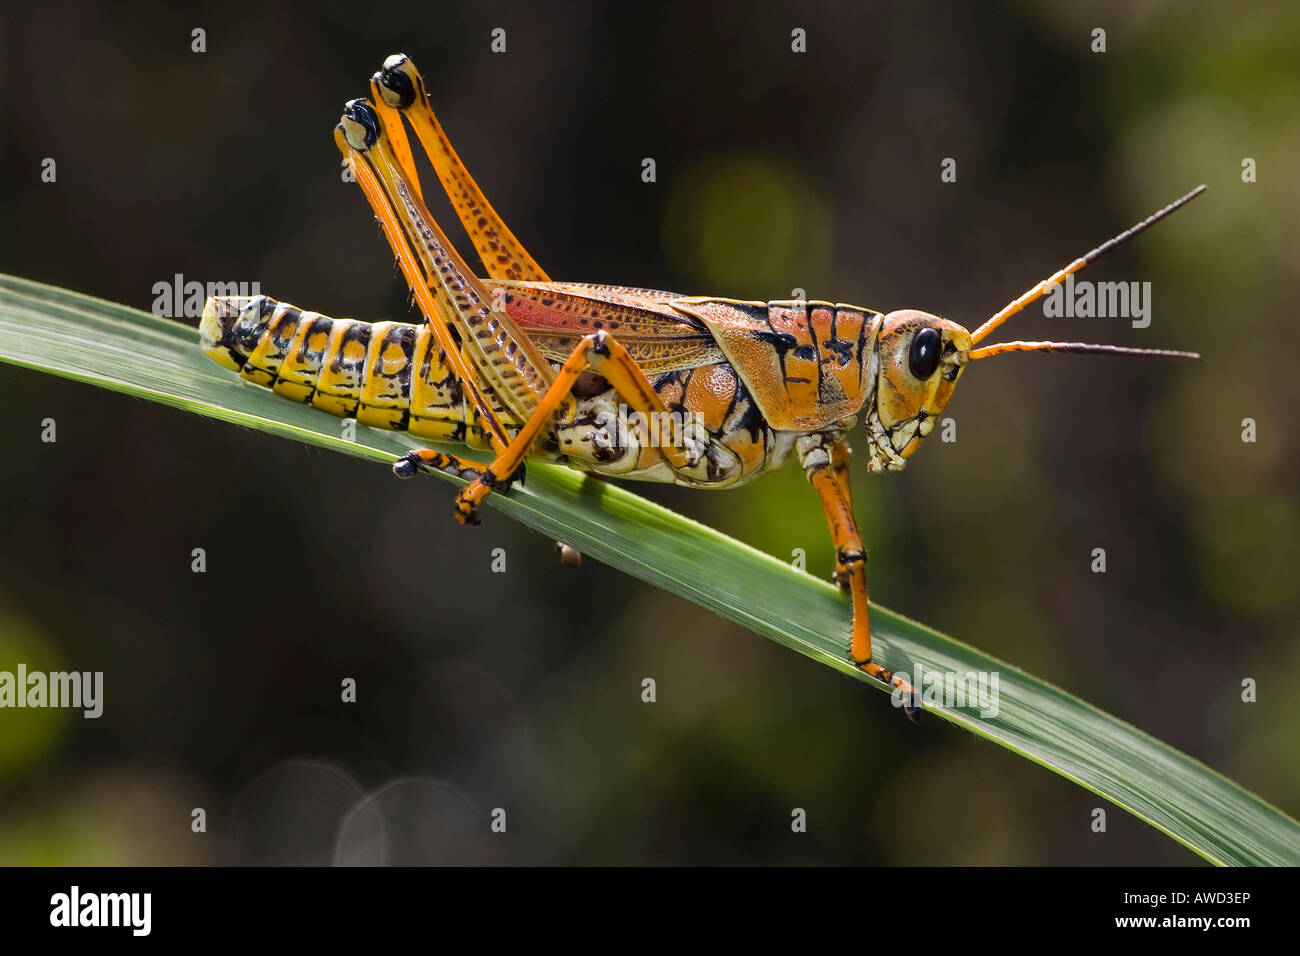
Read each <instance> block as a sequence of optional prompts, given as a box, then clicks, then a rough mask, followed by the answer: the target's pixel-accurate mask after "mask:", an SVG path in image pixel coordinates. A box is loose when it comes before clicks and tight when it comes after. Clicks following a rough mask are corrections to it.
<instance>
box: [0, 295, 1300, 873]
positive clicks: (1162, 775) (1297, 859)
mask: <svg viewBox="0 0 1300 956" xmlns="http://www.w3.org/2000/svg"><path fill="white" fill-rule="evenodd" d="M0 361H4V362H9V363H11V364H15V365H20V366H24V367H27V368H32V369H37V370H40V371H45V372H48V373H51V374H55V375H59V376H62V377H65V378H69V379H73V380H76V381H79V382H84V383H87V384H92V385H96V386H99V387H102V388H108V389H111V390H113V391H117V392H122V393H125V394H128V395H133V396H137V397H140V398H145V399H148V400H150V401H156V402H161V403H163V404H166V405H170V406H173V407H175V408H178V409H180V410H183V411H188V412H192V413H195V414H200V415H205V416H208V417H211V418H216V419H221V420H224V421H228V422H231V423H234V424H238V425H243V426H246V427H249V428H256V429H258V430H260V431H265V432H268V433H271V434H276V435H280V436H283V437H286V438H292V439H295V440H297V441H302V442H308V443H311V444H315V445H319V446H322V447H325V448H329V449H331V450H334V451H339V452H343V453H346V454H351V455H355V456H358V457H361V458H365V459H369V460H372V461H376V462H391V461H393V460H395V459H396V457H397V456H398V455H400V454H402V453H404V452H405V451H407V450H408V448H409V447H410V445H411V439H410V438H409V437H408V436H406V435H403V434H398V433H389V432H381V431H376V430H373V429H369V428H364V427H358V428H357V439H356V441H347V440H345V439H343V438H341V437H340V431H341V430H340V427H339V420H338V419H336V418H332V417H331V416H328V415H326V414H324V413H322V412H318V411H316V410H315V409H312V408H310V407H308V406H304V405H297V404H294V403H291V402H288V401H286V400H284V399H282V398H280V397H279V396H277V395H275V394H273V393H272V392H271V391H269V390H268V389H263V388H257V387H254V386H250V385H247V384H245V383H243V382H242V381H241V380H240V379H239V378H238V376H236V375H233V374H231V373H229V372H227V371H226V370H224V369H222V368H220V367H219V366H217V365H215V364H214V363H212V362H211V361H209V360H208V359H207V358H206V357H205V356H204V355H203V354H202V352H201V351H200V350H199V348H198V342H197V335H196V333H195V331H194V330H193V329H191V328H189V327H187V326H184V325H182V324H180V323H177V322H171V321H168V320H165V319H159V318H156V317H154V316H151V315H148V314H146V313H142V312H138V311H136V310H133V309H128V308H126V307H124V306H120V305H115V304H113V303H108V302H104V301H102V300H98V299H93V298H90V297H88V296H82V295H79V294H76V293H73V292H69V291H66V290H62V289H56V288H53V287H50V286H45V285H41V284H38V283H34V282H29V281H27V280H23V279H18V278H14V277H9V276H2V275H0ZM457 451H459V452H460V453H462V454H463V453H464V449H457ZM447 480H449V481H451V480H454V479H451V478H448V479H447ZM488 502H489V504H490V505H491V506H492V507H494V508H497V509H498V510H500V511H501V512H503V513H505V514H507V515H509V516H510V517H512V518H514V519H516V520H518V521H520V522H522V523H523V524H525V525H527V526H528V527H530V528H532V529H534V530H536V531H538V532H540V533H542V534H545V535H547V536H549V537H551V538H559V539H563V540H564V541H566V542H568V543H570V544H572V545H573V546H575V547H577V548H578V549H579V550H580V551H582V552H583V553H584V555H587V556H589V557H591V558H594V559H596V560H599V561H602V562H604V563H606V564H609V565H611V566H613V567H616V568H619V569H620V570H622V571H624V572H626V573H628V574H630V575H632V576H633V577H636V578H638V579H640V580H642V581H645V582H647V583H649V584H652V585H654V586H656V587H660V588H663V589H665V590H667V591H670V592H672V593H674V594H677V595H679V596H681V597H684V598H686V599H687V600H690V601H693V602H694V603H696V604H699V605H701V606H703V607H705V608H708V609H709V610H712V611H714V612H715V613H717V614H719V615H721V616H723V617H725V618H727V619H729V620H731V621H735V622H736V623H738V624H740V625H742V626H744V627H746V628H749V629H750V630H753V631H754V632H755V633H757V634H760V635H761V636H763V637H766V638H768V639H770V640H773V641H776V642H778V643H780V644H783V645H785V646H786V647H789V648H790V649H792V650H795V651H797V652H799V653H801V654H804V655H805V656H807V657H810V658H812V659H814V660H816V661H818V662H819V663H822V664H825V665H827V666H829V667H832V668H834V669H836V670H838V671H840V672H841V673H844V674H846V675H849V676H851V677H854V678H855V679H859V680H862V681H864V682H866V683H867V684H868V685H869V686H872V687H875V688H877V689H879V690H883V689H884V688H883V687H882V686H881V685H880V684H878V683H877V682H874V681H871V680H869V679H868V678H867V677H866V676H865V675H864V674H862V673H861V672H860V671H858V670H857V669H856V668H854V667H853V666H852V664H851V663H850V662H849V661H848V660H847V658H846V656H845V652H846V644H847V639H848V633H849V625H850V612H849V607H848V603H847V601H846V600H845V598H844V596H843V595H842V594H840V592H839V591H838V590H837V589H836V588H834V587H833V586H831V585H830V584H828V583H826V582H823V581H819V580H816V579H814V578H812V577H810V576H809V575H807V574H804V573H802V572H799V571H796V570H795V569H793V568H791V567H790V566H789V565H788V564H786V563H784V562H782V561H778V560H777V559H775V558H773V557H771V556H769V555H765V554H762V553H761V552H759V551H756V550H755V549H753V548H750V547H748V546H747V545H744V544H742V543H740V542H737V541H734V540H732V539H730V538H727V537H726V536H724V535H722V534H719V533H718V532H716V531H713V530H712V529H710V528H707V527H705V526H703V525H701V524H699V523H697V522H694V521H691V520H689V519H687V518H684V517H682V516H680V515H677V514H675V513H673V512H671V511H668V510H667V509H664V508H662V507H660V506H658V505H655V504H653V503H651V502H648V501H645V500H644V499H642V498H640V497H638V496H636V495H634V494H632V493H630V492H628V491H626V490H625V489H623V488H620V487H618V486H615V485H612V484H609V483H606V482H592V481H588V480H584V478H583V476H581V475H580V474H579V473H577V472H575V471H572V470H569V469H565V468H559V467H554V466H547V465H542V464H537V463H530V464H529V465H528V476H527V480H526V481H525V482H524V483H523V484H522V485H519V484H516V485H515V486H514V487H512V488H511V489H510V490H509V491H508V492H506V493H504V494H503V493H496V494H493V495H492V496H491V497H490V498H489V499H488ZM450 520H451V519H450V517H448V521H450ZM774 595H779V596H780V600H779V601H776V600H774ZM872 635H873V641H874V643H875V645H876V648H877V655H876V658H877V660H879V661H880V662H881V663H882V664H884V665H885V666H887V667H890V668H891V669H895V670H899V671H905V672H908V673H913V672H914V671H915V668H916V667H917V665H918V664H919V665H920V666H921V667H923V668H925V669H926V670H929V671H932V672H959V673H966V672H972V671H973V672H990V673H997V674H998V677H999V682H1000V687H999V690H1000V694H999V704H1000V707H999V710H998V713H997V714H996V716H990V717H987V718H984V717H981V716H979V714H978V713H977V712H976V711H975V710H973V709H970V708H965V709H958V708H947V707H941V706H935V707H931V706H927V708H926V714H927V715H928V716H931V717H933V716H939V717H942V718H943V719H945V720H948V721H950V722H952V723H954V724H956V725H958V726H961V727H964V728H966V729H967V730H969V731H971V732H972V733H974V734H977V735H979V736H981V737H983V738H985V739H987V740H990V741H992V742H994V743H996V744H998V745H999V746H1002V747H1005V748H1006V749H1008V750H1010V751H1012V752H1014V753H1017V754H1019V755H1021V756H1022V757H1024V758H1025V759H1028V760H1031V761H1033V762H1035V763H1038V764H1040V765H1042V766H1044V767H1047V768H1048V769H1050V770H1052V771H1054V772H1055V773H1058V774H1060V775H1061V776H1063V777H1065V778H1067V779H1069V780H1072V781H1074V782H1075V783H1077V784H1079V785H1080V786H1082V787H1084V788H1086V789H1088V790H1090V791H1092V792H1094V793H1096V794H1098V795H1099V796H1101V797H1103V798H1105V799H1107V800H1109V801H1111V802H1112V803H1114V804H1116V805H1117V806H1120V807H1122V808H1124V809H1125V810H1128V811H1129V812H1130V813H1133V814H1134V815H1135V816H1137V817H1139V818H1141V819H1143V820H1145V821H1147V822H1148V823H1150V824H1151V825H1152V826H1154V827H1156V828H1158V829H1159V830H1161V831H1162V832H1164V833H1166V834H1168V835H1169V836H1170V837H1172V838H1173V839H1175V840H1177V841H1178V842H1180V843H1182V844H1183V845H1185V846H1187V847H1188V848H1189V849H1191V850H1193V851H1194V852H1196V853H1198V854H1199V855H1201V856H1202V857H1204V858H1205V859H1207V860H1209V861H1211V862H1213V863H1216V864H1221V865H1287V866H1296V865H1300V825H1298V824H1297V823H1296V821H1295V820H1293V819H1291V818H1290V817H1288V816H1287V815H1286V814H1284V813H1283V812H1282V811H1280V810H1278V809H1277V808H1276V807H1273V806H1271V805H1270V804H1268V803H1266V802H1265V801H1263V800H1261V799H1260V798H1259V797H1257V796H1255V795H1254V794H1252V793H1249V792H1248V791H1246V790H1244V789H1243V788H1241V787H1240V786H1238V785H1237V784H1235V783H1233V782H1232V781H1230V780H1228V779H1227V778H1225V777H1223V776H1222V775H1220V774H1218V773H1217V772H1215V771H1214V770H1211V769H1210V768H1208V767H1206V766H1205V765H1203V764H1201V763H1200V762H1198V761H1196V760H1195V759H1193V758H1192V757H1189V756H1188V755H1186V754H1183V753H1181V752H1179V751H1177V750H1175V749H1174V748H1172V747H1170V746H1168V745H1167V744H1164V743H1162V742H1160V741H1158V740H1156V739H1154V738H1153V737H1151V736H1150V735H1148V734H1145V733H1143V732H1142V731H1140V730H1138V729H1136V728H1134V727H1132V726H1131V725H1129V724H1127V723H1124V722H1123V721H1120V720H1118V719H1116V718H1114V717H1112V716H1110V715H1108V714H1105V713H1103V712H1102V711H1101V710H1099V709H1097V708H1096V707H1093V706H1092V705H1090V704H1088V703H1086V702H1084V701H1082V700H1079V699H1078V698H1076V697H1074V696H1072V695H1071V694H1069V693H1067V692H1065V691H1063V690H1061V689H1059V688H1057V687H1054V686H1052V685H1050V684H1048V683H1046V682H1044V681H1041V680H1038V679H1037V678H1035V677H1033V676H1031V675H1029V674H1025V673H1024V672H1022V671H1020V670H1019V669H1017V668H1014V667H1012V666H1010V665H1008V664H1005V663H1003V662H1002V661H999V660H996V659H995V658H993V657H990V656H989V655H987V654H984V653H982V652H980V651H978V650H976V649H975V648H972V647H970V646H968V645H965V644H962V643H960V642H958V641H956V640H954V639H952V638H950V637H947V636H945V635H942V634H939V633H938V632H936V631H933V630H931V629H929V628H927V627H925V626H924V625H922V624H919V623H917V622H915V621H911V620H909V619H907V618H905V617H902V616H900V615H897V614H894V613H892V612H890V611H888V610H887V609H885V608H882V607H879V606H878V605H873V606H872ZM881 719H882V720H883V719H901V717H899V716H898V715H894V714H891V713H889V709H888V708H882V717H881ZM864 732H866V730H865V729H864Z"/></svg>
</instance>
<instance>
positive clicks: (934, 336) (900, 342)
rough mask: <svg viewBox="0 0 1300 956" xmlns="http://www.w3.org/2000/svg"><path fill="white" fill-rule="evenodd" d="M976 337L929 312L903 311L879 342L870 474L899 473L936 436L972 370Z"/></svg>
mask: <svg viewBox="0 0 1300 956" xmlns="http://www.w3.org/2000/svg"><path fill="white" fill-rule="evenodd" d="M970 345H971V340H970V333H969V332H967V331H966V330H965V329H964V328H962V327H961V326H960V325H958V324H957V323H955V322H949V321H948V320H947V319H941V318H939V316H937V315H931V314H930V313H928V312H918V311H916V310H915V309H900V310H899V311H897V312H890V313H889V314H888V315H886V316H885V317H884V321H883V322H882V323H881V326H880V333H879V334H878V335H877V337H876V355H877V359H878V361H877V367H878V371H877V373H876V383H875V385H876V387H875V389H874V393H875V394H874V396H873V398H872V400H871V401H869V402H868V407H867V408H866V409H865V411H866V418H867V437H868V439H869V440H870V442H871V448H870V457H869V458H868V460H867V468H868V469H869V470H870V471H898V470H899V469H901V468H902V467H903V464H904V462H905V460H906V459H907V458H908V457H909V456H910V455H911V454H912V453H913V452H914V451H916V449H917V448H918V447H919V446H920V444H921V439H923V438H925V436H926V435H928V434H930V432H931V431H933V430H934V426H935V423H936V422H937V421H938V420H939V414H940V413H941V412H942V411H943V410H944V407H945V406H946V405H947V404H948V400H949V399H950V398H952V391H953V389H954V388H955V387H956V385H957V379H959V378H960V377H961V373H962V370H963V369H964V368H965V367H966V356H967V354H968V353H969V351H970Z"/></svg>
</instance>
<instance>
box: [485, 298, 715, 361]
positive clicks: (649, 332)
mask: <svg viewBox="0 0 1300 956" xmlns="http://www.w3.org/2000/svg"><path fill="white" fill-rule="evenodd" d="M483 284H484V285H485V286H487V288H488V290H489V292H490V293H492V294H493V295H498V294H499V295H501V296H502V297H503V298H504V305H505V309H506V312H507V314H509V316H510V318H511V319H513V320H514V322H515V324H516V325H518V326H519V328H520V329H522V330H523V332H524V333H525V334H526V335H527V336H528V337H529V338H530V339H532V341H533V342H534V343H535V344H536V345H537V347H538V348H539V349H541V352H542V354H543V355H545V356H546V358H548V359H549V360H551V361H552V362H563V361H564V360H565V359H566V358H568V357H569V353H570V352H572V351H573V349H574V347H575V346H576V345H577V344H578V340H579V339H580V338H582V336H584V335H588V334H590V333H592V332H595V331H596V330H597V329H605V330H606V331H608V332H609V333H610V334H611V335H613V336H614V338H616V339H617V340H618V341H619V343H620V344H621V345H622V346H623V347H624V348H626V349H627V350H628V352H630V353H631V354H632V358H633V359H635V360H636V363H637V365H639V366H641V368H642V369H643V370H644V371H645V372H646V374H647V375H651V376H653V375H657V374H662V373H665V372H676V371H680V370H682V369H688V368H698V367H700V366H701V365H710V364H713V363H717V362H725V361H726V357H725V356H724V355H723V354H722V350H721V349H720V348H718V345H717V343H716V342H715V341H714V339H713V335H712V333H711V332H710V331H709V329H708V327H707V326H706V325H704V323H702V322H700V321H699V320H698V319H696V318H694V317H692V316H689V315H686V314H684V313H682V312H679V311H678V310H677V309H675V308H673V306H672V304H671V303H672V302H673V300H675V299H682V298H685V297H684V296H680V295H677V294H676V293H673V292H664V291H661V290H658V289H631V288H628V287H626V286H612V285H590V284H587V283H582V282H517V281H509V280H494V279H485V280H483Z"/></svg>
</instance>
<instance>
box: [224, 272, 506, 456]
mask: <svg viewBox="0 0 1300 956" xmlns="http://www.w3.org/2000/svg"><path fill="white" fill-rule="evenodd" d="M199 333H200V339H201V344H202V346H203V351H204V352H205V353H206V354H207V356H208V357H209V358H211V359H212V360H213V361H214V362H216V363H217V364H219V365H221V366H223V367H225V368H228V369H230V370H232V371H236V372H238V373H239V374H240V375H241V376H242V377H243V378H245V379H247V380H248V381H250V382H252V383H254V384H256V385H262V386H265V387H267V388H270V389H271V390H272V391H274V392H276V393H277V394H279V395H283V396H284V397H286V398H290V399H293V400H294V401H299V402H307V403H310V404H311V405H313V406H315V407H316V408H319V409H321V410H322V411H326V412H329V413H330V414H332V415H338V416H339V417H341V418H355V419H356V420H357V421H358V422H360V423H361V424H363V425H370V426H372V427H374V428H387V429H391V430H394V431H409V432H410V433H411V434H413V435H418V436H420V437H421V438H426V439H428V440H430V441H442V442H458V443H462V444H465V445H469V446H471V447H474V448H486V447H488V442H487V439H486V437H485V435H484V433H483V430H482V428H481V427H480V422H479V418H478V414H477V412H476V411H475V410H474V409H473V408H472V406H470V405H469V404H467V402H466V400H465V396H464V393H463V390H462V389H461V386H460V382H459V381H458V380H457V379H456V377H455V376H454V375H453V374H452V372H451V369H450V368H449V367H448V365H447V362H446V354H445V353H444V352H443V351H442V349H440V348H439V347H438V342H437V340H436V339H435V337H434V336H433V335H432V334H431V333H430V332H429V330H428V329H427V328H425V327H424V326H423V325H419V326H416V325H408V324H406V323H403V322H375V323H369V322H358V321H355V320H353V319H331V318H328V317H327V316H324V315H321V314H320V313H318V312H304V311H302V310H301V309H298V308H295V307H294V306H292V305H289V304H287V303H284V302H277V301H275V300H274V299H270V298H268V297H266V296H252V297H247V296H227V297H214V298H211V299H208V301H207V305H206V306H205V308H204V310H203V321H202V323H201V324H200V326H199ZM493 404H494V406H495V403H493ZM494 411H496V412H497V414H498V415H500V416H501V417H502V418H503V419H504V420H505V421H507V422H510V421H511V419H512V416H511V415H510V413H509V412H507V411H506V410H505V409H503V408H496V407H494Z"/></svg>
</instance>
